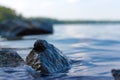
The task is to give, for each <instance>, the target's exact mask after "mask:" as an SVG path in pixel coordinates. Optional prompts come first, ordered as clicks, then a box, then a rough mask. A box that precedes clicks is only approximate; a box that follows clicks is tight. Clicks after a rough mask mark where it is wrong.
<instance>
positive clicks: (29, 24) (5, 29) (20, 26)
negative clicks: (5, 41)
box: [0, 19, 53, 37]
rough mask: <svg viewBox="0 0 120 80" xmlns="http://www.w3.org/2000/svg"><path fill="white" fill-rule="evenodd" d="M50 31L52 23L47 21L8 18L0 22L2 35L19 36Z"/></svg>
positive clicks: (0, 33) (48, 32)
mask: <svg viewBox="0 0 120 80" xmlns="http://www.w3.org/2000/svg"><path fill="white" fill-rule="evenodd" d="M52 33H53V24H52V23H51V22H48V21H39V20H25V19H9V20H5V21H3V22H1V24H0V35H1V36H2V37H21V36H25V35H38V34H52Z"/></svg>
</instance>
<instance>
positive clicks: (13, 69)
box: [0, 50, 35, 80]
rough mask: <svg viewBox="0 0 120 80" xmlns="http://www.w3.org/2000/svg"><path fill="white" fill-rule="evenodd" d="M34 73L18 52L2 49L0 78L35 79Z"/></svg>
mask: <svg viewBox="0 0 120 80" xmlns="http://www.w3.org/2000/svg"><path fill="white" fill-rule="evenodd" d="M30 72H31V73H30ZM33 73H35V70H33V69H32V68H30V67H29V66H27V65H26V63H25V61H24V60H23V59H22V58H21V57H20V56H19V55H18V54H17V52H15V51H13V50H0V80H33V79H34V77H33V76H34V75H35V74H33ZM8 77H9V78H8Z"/></svg>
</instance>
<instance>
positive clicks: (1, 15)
mask: <svg viewBox="0 0 120 80" xmlns="http://www.w3.org/2000/svg"><path fill="white" fill-rule="evenodd" d="M21 18H22V19H26V20H29V19H37V20H40V21H48V22H51V23H53V24H96V23H100V24H101V23H102V24H106V23H107V24H109V23H110V24H111V23H112V24H117V23H120V20H113V21H112V20H58V19H52V18H44V17H37V18H24V17H23V16H22V15H18V14H17V13H16V11H15V10H13V9H11V8H8V7H4V6H0V22H1V21H4V20H7V19H21Z"/></svg>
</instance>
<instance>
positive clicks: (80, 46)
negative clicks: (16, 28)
mask: <svg viewBox="0 0 120 80" xmlns="http://www.w3.org/2000/svg"><path fill="white" fill-rule="evenodd" d="M37 39H45V40H47V41H48V42H50V43H52V44H54V45H55V46H56V47H57V48H59V49H60V50H62V51H63V53H64V54H65V55H67V56H68V57H69V58H70V59H73V60H74V63H73V65H72V68H71V69H70V70H69V71H68V72H64V73H57V74H53V75H51V76H46V77H40V79H42V80H46V79H51V80H53V79H55V80H63V79H65V80H70V79H71V80H113V79H112V77H111V69H114V68H115V69H120V49H119V48H120V25H103V24H102V25H99V24H96V25H92V24H91V25H90V24H89V25H87V24H86V25H55V26H54V34H53V35H42V36H41V35H36V36H25V37H23V38H22V39H19V40H6V39H4V38H0V46H1V47H10V48H22V49H21V50H16V51H17V52H18V53H19V54H20V55H21V56H22V57H23V58H24V59H25V57H26V55H27V54H28V53H29V51H30V50H31V48H32V47H33V44H34V42H35V41H36V40H37ZM1 74H2V73H0V75H1ZM0 77H2V76H0ZM6 78H7V76H6ZM8 80H9V79H8Z"/></svg>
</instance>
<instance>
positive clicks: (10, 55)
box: [0, 50, 25, 67]
mask: <svg viewBox="0 0 120 80" xmlns="http://www.w3.org/2000/svg"><path fill="white" fill-rule="evenodd" d="M24 64H25V62H24V60H23V59H22V58H21V57H20V56H19V55H18V54H17V52H15V51H11V50H0V67H18V66H23V65H24Z"/></svg>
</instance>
